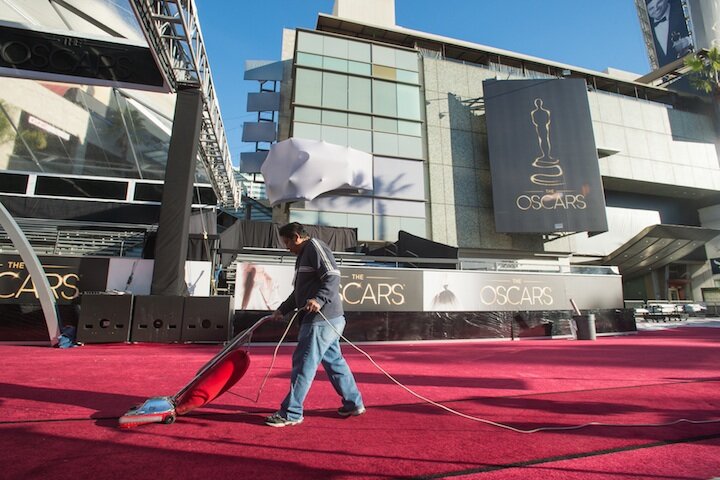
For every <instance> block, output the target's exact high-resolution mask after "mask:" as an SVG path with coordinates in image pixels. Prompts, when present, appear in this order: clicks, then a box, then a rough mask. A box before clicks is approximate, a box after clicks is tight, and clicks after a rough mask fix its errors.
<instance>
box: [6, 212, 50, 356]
mask: <svg viewBox="0 0 720 480" xmlns="http://www.w3.org/2000/svg"><path fill="white" fill-rule="evenodd" d="M0 224H2V227H3V228H4V229H5V231H6V232H7V234H8V237H10V240H11V241H12V243H13V245H14V246H15V248H16V249H17V251H18V253H20V258H22V260H23V262H24V263H25V268H27V270H28V273H29V274H30V278H31V279H32V282H33V285H35V292H37V296H38V300H40V307H41V308H42V311H43V315H44V316H45V323H46V324H47V329H48V335H49V336H50V345H52V346H53V347H54V346H55V345H57V344H58V337H59V336H60V322H59V321H58V313H57V305H56V304H55V297H54V295H53V293H52V290H51V289H50V284H49V283H48V281H47V277H46V276H45V270H44V269H43V267H42V265H41V264H40V260H38V257H37V255H35V251H34V250H33V249H32V246H31V245H30V242H28V239H27V237H26V236H25V234H24V233H23V231H22V230H20V227H19V226H18V224H17V222H16V221H15V219H14V218H13V217H12V215H10V212H8V211H7V209H6V208H5V205H3V204H2V202H0Z"/></svg>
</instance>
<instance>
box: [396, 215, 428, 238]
mask: <svg viewBox="0 0 720 480" xmlns="http://www.w3.org/2000/svg"><path fill="white" fill-rule="evenodd" d="M400 229H401V230H405V231H406V232H408V233H412V234H413V235H417V236H418V237H425V236H426V235H427V231H426V227H425V219H422V218H408V217H402V218H401V219H400Z"/></svg>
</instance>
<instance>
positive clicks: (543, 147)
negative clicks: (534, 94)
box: [530, 98, 564, 187]
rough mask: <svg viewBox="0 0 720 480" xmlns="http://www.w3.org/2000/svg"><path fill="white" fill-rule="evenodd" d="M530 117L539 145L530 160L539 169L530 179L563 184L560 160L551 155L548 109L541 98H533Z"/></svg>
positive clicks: (536, 182) (549, 184) (541, 182)
mask: <svg viewBox="0 0 720 480" xmlns="http://www.w3.org/2000/svg"><path fill="white" fill-rule="evenodd" d="M530 118H531V120H532V123H533V125H535V133H536V135H537V139H538V145H539V147H540V156H539V157H537V158H535V160H534V161H533V162H532V165H533V167H535V168H537V169H540V170H541V171H540V172H538V173H535V174H533V175H532V176H531V177H530V181H531V182H532V183H534V184H535V185H542V186H545V187H556V186H558V185H563V184H564V182H563V179H562V175H563V170H562V167H561V166H560V160H559V159H557V158H553V156H552V144H551V143H550V124H551V120H550V110H548V109H547V108H545V107H544V106H543V101H542V99H541V98H536V99H535V109H534V110H532V111H531V112H530Z"/></svg>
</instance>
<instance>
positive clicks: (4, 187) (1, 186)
mask: <svg viewBox="0 0 720 480" xmlns="http://www.w3.org/2000/svg"><path fill="white" fill-rule="evenodd" d="M27 184H28V176H27V175H16V174H12V173H0V192H3V193H25V191H26V190H27Z"/></svg>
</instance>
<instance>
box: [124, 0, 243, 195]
mask: <svg viewBox="0 0 720 480" xmlns="http://www.w3.org/2000/svg"><path fill="white" fill-rule="evenodd" d="M130 3H131V4H132V6H133V8H134V9H135V13H136V15H137V17H138V19H139V21H140V25H141V27H142V29H143V31H144V32H145V37H146V38H147V41H148V43H149V44H150V48H151V49H152V50H153V52H154V55H155V57H156V59H157V62H158V65H159V66H160V68H161V70H162V71H163V73H164V75H165V77H166V78H167V81H168V83H169V84H170V86H171V88H172V89H173V91H177V90H178V89H182V88H200V89H201V91H202V94H203V119H202V130H201V134H200V159H201V161H202V162H203V164H204V165H205V167H206V169H207V171H208V174H209V176H210V180H211V182H212V184H213V187H214V188H215V191H216V192H217V194H218V196H219V200H220V202H221V204H222V205H223V206H225V207H233V208H234V207H237V206H239V204H240V200H241V195H240V190H239V187H238V184H237V182H236V181H235V179H234V174H233V168H232V159H231V156H230V150H229V148H228V144H227V137H226V136H225V127H224V125H223V121H222V116H221V115H220V107H219V105H218V102H217V97H216V96H215V87H214V84H213V79H212V75H211V74H210V64H209V62H208V57H207V53H206V52H205V45H204V43H203V38H202V33H201V32H200V23H199V21H198V17H197V10H196V8H195V2H194V1H193V0H131V2H130Z"/></svg>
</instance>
